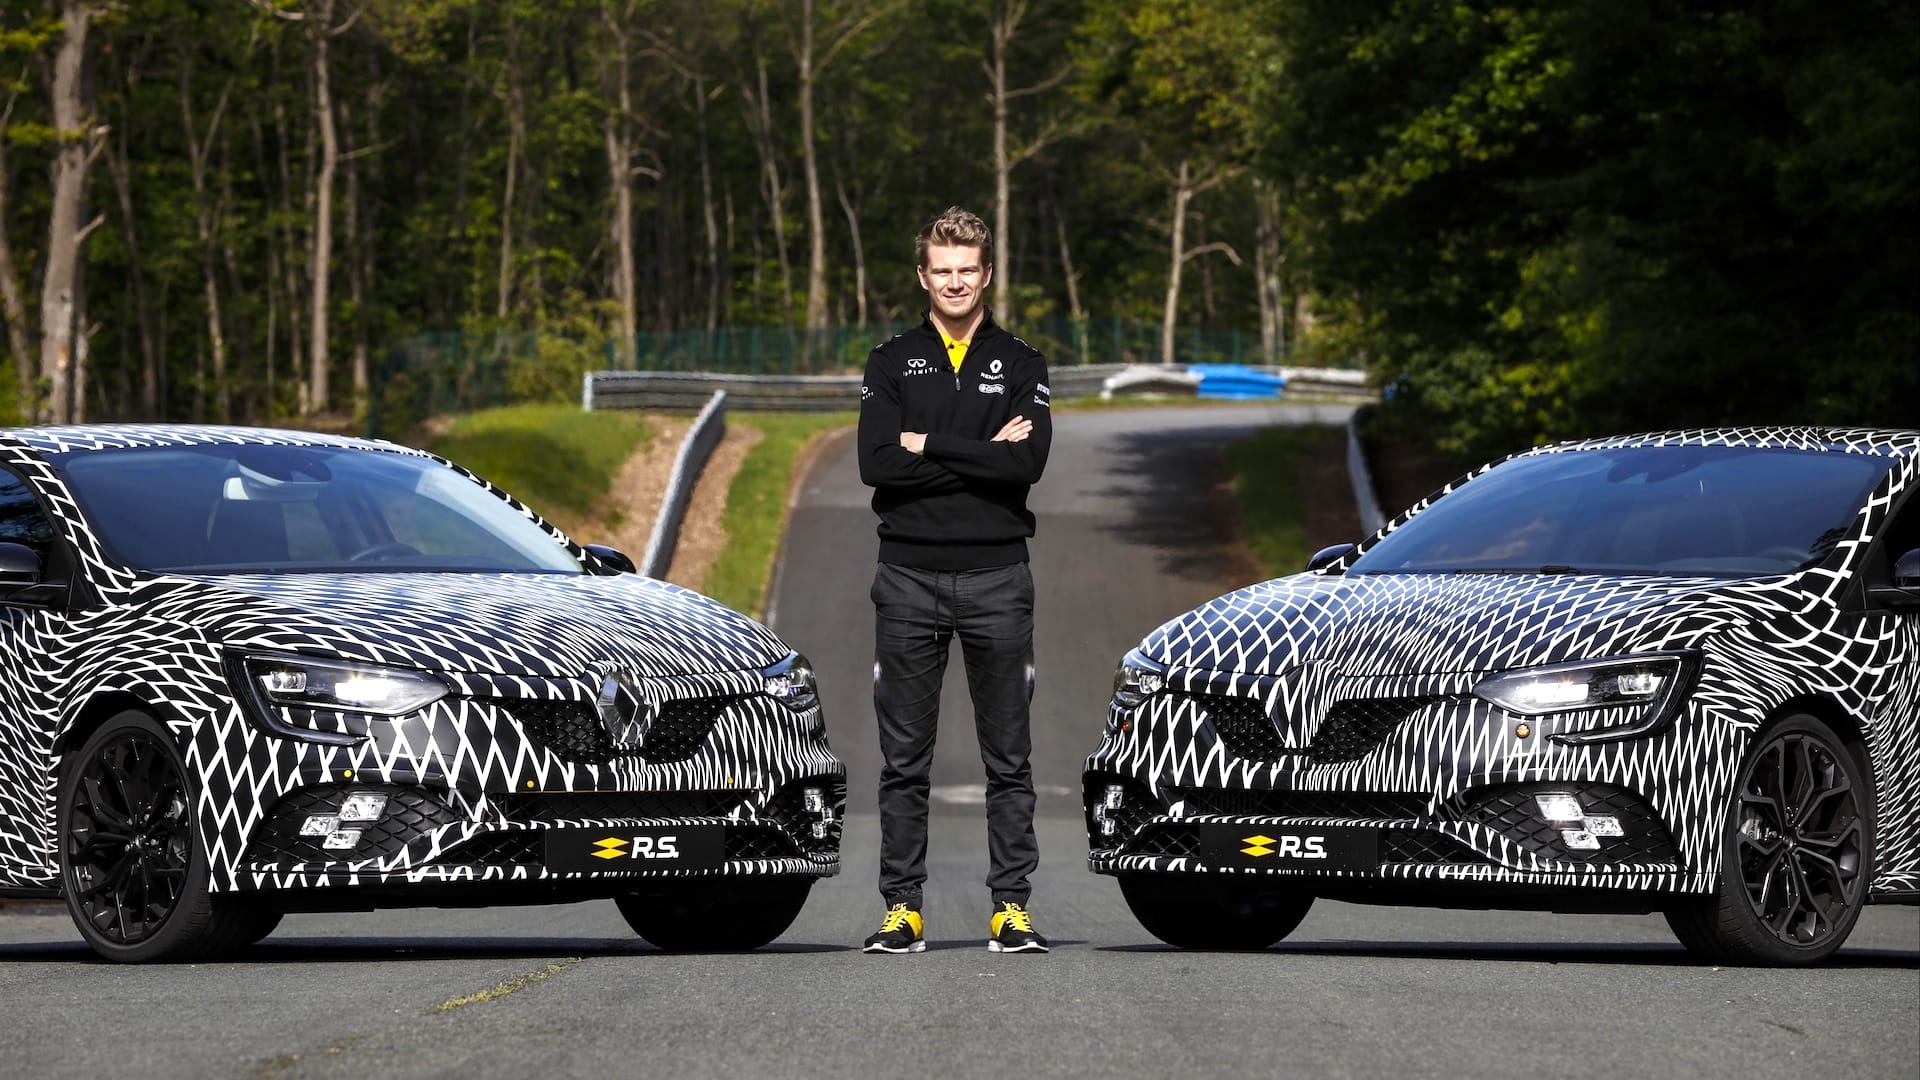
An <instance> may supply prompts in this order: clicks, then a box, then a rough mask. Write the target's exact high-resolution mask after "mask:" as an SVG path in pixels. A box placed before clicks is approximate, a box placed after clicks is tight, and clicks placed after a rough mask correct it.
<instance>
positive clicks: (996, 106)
mask: <svg viewBox="0 0 1920 1080" xmlns="http://www.w3.org/2000/svg"><path fill="white" fill-rule="evenodd" d="M994 8H995V10H994V14H993V20H992V26H991V27H990V29H991V31H992V33H991V36H992V39H993V51H992V53H991V54H990V57H989V59H988V63H987V82H988V85H989V86H990V87H991V88H992V100H993V308H994V310H995V311H996V312H998V313H999V316H1000V321H1001V322H1002V323H1005V322H1006V321H1007V320H1008V319H1010V318H1011V317H1012V312H1011V311H1010V309H1009V305H1011V304H1012V302H1013V301H1012V300H1011V297H1012V296H1013V267H1012V266H1011V265H1009V264H1010V263H1011V262H1012V260H1011V259H1010V258H1009V257H1008V254H1007V224H1008V220H1009V219H1010V218H1011V217H1012V213H1013V212H1012V207H1011V201H1012V197H1013V196H1012V192H1013V179H1012V177H1013V163H1012V162H1011V161H1009V160H1008V159H1007V43H1008V42H1009V41H1011V40H1013V34H1014V31H1015V30H1017V29H1018V28H1019V26H1020V19H1021V17H1022V16H1023V15H1025V14H1026V5H1025V4H1022V3H1014V4H1008V5H1004V6H1003V5H1000V4H996V5H994Z"/></svg>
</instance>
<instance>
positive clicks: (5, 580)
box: [0, 543, 42, 585]
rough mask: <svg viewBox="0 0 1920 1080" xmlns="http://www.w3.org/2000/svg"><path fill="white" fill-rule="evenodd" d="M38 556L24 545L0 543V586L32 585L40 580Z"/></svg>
mask: <svg viewBox="0 0 1920 1080" xmlns="http://www.w3.org/2000/svg"><path fill="white" fill-rule="evenodd" d="M41 570H42V567H41V566H40V555H39V553H37V552H35V551H34V550H33V549H32V548H30V547H28V546H26V545H25V544H7V543H0V585H32V584H35V583H37V582H38V581H39V580H40V574H41Z"/></svg>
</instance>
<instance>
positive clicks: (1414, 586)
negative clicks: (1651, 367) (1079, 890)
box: [1085, 428, 1920, 963]
mask: <svg viewBox="0 0 1920 1080" xmlns="http://www.w3.org/2000/svg"><path fill="white" fill-rule="evenodd" d="M1916 488H1920V433H1916V432H1912V431H1858V430H1848V431H1840V430H1812V429H1803V428H1794V429H1774V430H1742V431H1732V430H1722V431H1689V432H1677V433H1670V434H1661V435H1645V436H1636V437H1630V438H1618V439H1608V440H1602V441H1593V442H1581V443H1572V444H1567V445H1561V446H1553V447H1547V448H1543V449H1539V450H1535V451H1531V452H1528V453H1524V454H1520V455H1517V456H1515V457H1512V458H1509V459H1506V460H1504V461H1501V462H1497V463H1495V464H1493V465H1491V466H1488V467H1486V468H1484V469H1482V470H1480V471H1479V472H1477V473H1474V474H1473V475H1471V476H1469V477H1467V478H1465V479H1464V480H1462V481H1460V482H1457V483H1455V484H1453V485H1451V486H1449V487H1448V488H1446V489H1444V490H1443V491H1442V492H1441V493H1440V494H1438V495H1437V496H1435V497H1433V498H1431V499H1429V500H1427V501H1426V502H1423V503H1421V504H1420V505H1419V506H1416V507H1415V508H1414V509H1413V510H1411V511H1408V512H1407V513H1406V514H1404V515H1402V516H1401V517H1400V518H1399V519H1397V520H1396V521H1394V522H1393V523H1391V524H1390V525H1389V526H1388V527H1387V528H1385V529H1384V530H1382V531H1381V532H1380V533H1379V534H1377V535H1375V536H1373V537H1372V538H1370V539H1368V540H1367V541H1366V542H1365V543H1363V544H1361V545H1359V546H1358V547H1357V548H1356V547H1355V546H1353V545H1345V546H1343V547H1340V548H1333V549H1328V550H1327V551H1325V552H1322V553H1321V554H1320V555H1319V556H1316V557H1315V559H1314V561H1313V565H1312V566H1310V568H1309V570H1308V572H1307V573H1304V574H1296V575H1294V576H1292V577H1285V578H1280V579H1277V580H1274V581H1268V582H1265V583H1263V584H1259V585H1254V586H1252V587H1250V588H1246V589H1242V590H1240V591H1238V592H1234V593H1229V594H1227V595H1226V596H1222V597H1220V598H1219V599H1217V600H1214V601H1213V602H1211V603H1209V604H1206V605H1204V606H1202V607H1200V608H1198V609H1196V610H1194V611H1191V612H1188V613H1186V614H1184V615H1180V616H1178V617H1177V618H1174V619H1173V620H1171V621H1169V622H1168V623H1166V625H1164V626H1161V627H1160V628H1159V629H1157V630H1155V631H1153V632H1152V633H1151V634H1149V635H1147V637H1146V639H1145V640H1144V641H1142V642H1141V643H1140V646H1139V647H1138V648H1137V649H1135V650H1133V651H1132V652H1131V653H1129V654H1128V655H1127V657H1126V658H1125V660H1123V661H1122V662H1121V665H1120V670H1119V672H1118V675H1117V676H1116V678H1115V684H1114V696H1113V701H1112V704H1111V706H1110V708H1109V709H1108V712H1107V722H1106V733H1105V737H1104V738H1103V739H1102V741H1101V744H1100V746H1099V748H1098V749H1097V750H1095V751H1094V753H1093V754H1092V756H1091V757H1089V758H1088V759H1087V765H1086V773H1085V781H1086V810H1087V827H1088V835H1089V842H1090V845H1091V849H1092V853H1091V856H1090V860H1091V865H1092V868H1093V869H1094V870H1095V871H1097V872H1099V873H1103V874H1113V875H1116V876H1117V877H1118V878H1119V881H1120V885H1121V888H1122V891H1123V893H1124V895H1125V897H1126V899H1127V902H1128V903H1129V905H1130V906H1131V907H1132V909H1133V911H1134V913H1135V915H1136V916H1138V918H1139V919H1140V921H1141V923H1142V924H1143V925H1144V926H1145V927H1146V928H1147V929H1148V930H1149V931H1151V932H1152V933H1154V934H1155V935H1157V936H1159V937H1161V938H1162V939H1164V940H1166V941H1168V942H1171V943H1173V944H1176V945H1187V946H1203V947H1207V946H1210V947H1243V948H1260V947H1264V946H1266V945H1269V944H1271V943H1273V942H1274V941H1276V940H1278V939H1280V938H1282V937H1284V936H1285V935H1286V934H1287V933H1289V932H1290V931H1292V930H1293V928H1294V927H1295V926H1297V925H1298V924H1299V922H1300V920H1301V919H1302V918H1303V917H1304V916H1305V914H1306V912H1307V909H1308V907H1309V905H1311V904H1312V902H1313V900H1314V898H1315V897H1320V896H1325V897H1332V898H1337V899H1341V900H1350V901H1368V902H1382V903H1395V904H1425V905H1457V906H1466V907H1537V908H1546V909H1552V910H1591V911H1633V912H1653V911H1660V912H1664V913H1665V914H1666V916H1667V918H1668V921H1669V922H1670V923H1671V924H1672V926H1673V928H1674V930H1675V931H1676V932H1677V934H1678V936H1679V937H1680V939H1681V940H1682V941H1683V942H1684V943H1685V944H1686V945H1688V946H1689V947H1690V948H1693V949H1695V950H1697V951H1698V952H1700V953H1702V954H1704V955H1707V956H1712V957H1715V958H1719V959H1725V960H1732V961H1740V962H1758V963H1812V962H1815V961H1818V960H1821V959H1823V958H1825V957H1827V956H1828V955H1830V954H1831V953H1832V952H1833V951H1834V950H1835V949H1837V948H1838V947H1839V946H1840V944H1841V942H1843V941H1844V940H1845V939H1846V936H1847V933H1848V932H1849V931H1850V930H1851V929H1852V927H1853V925H1854V922H1855V920H1856V919H1857V918H1858V916H1859V913H1860V909H1861V908H1862V907H1863V906H1864V905H1866V904H1869V903H1915V902H1920V494H1916V493H1915V489H1916Z"/></svg>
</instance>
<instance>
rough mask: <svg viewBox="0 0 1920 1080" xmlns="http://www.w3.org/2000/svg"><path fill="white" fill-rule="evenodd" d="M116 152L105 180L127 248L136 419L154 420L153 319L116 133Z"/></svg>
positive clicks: (110, 153)
mask: <svg viewBox="0 0 1920 1080" xmlns="http://www.w3.org/2000/svg"><path fill="white" fill-rule="evenodd" d="M120 135H121V140H120V142H121V145H120V152H119V153H115V152H113V151H112V150H108V151H107V152H106V154H105V155H104V156H105V157H106V160H107V176H108V177H110V178H111V179H112V180H113V190H114V194H115V195H116V196H118V198H119V202H120V219H121V222H122V225H121V232H122V234H123V236H124V239H125V243H126V245H127V277H128V284H129V285H130V286H131V289H130V291H131V292H132V294H133V319H134V325H135V326H136V327H138V328H139V331H140V334H139V338H140V416H141V418H142V419H145V420H156V419H159V416H160V403H159V395H160V361H159V358H158V357H157V356H156V355H155V354H154V348H153V317H152V315H151V313H150V311H149V310H148V307H147V282H146V274H144V273H143V272H141V269H140V268H141V266H142V260H141V258H140V234H139V230H138V229H137V228H136V221H137V220H138V219H137V216H136V215H135V213H134V209H133V178H132V177H130V176H128V175H127V162H126V133H125V132H124V131H122V132H120Z"/></svg>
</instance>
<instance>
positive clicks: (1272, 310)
mask: <svg viewBox="0 0 1920 1080" xmlns="http://www.w3.org/2000/svg"><path fill="white" fill-rule="evenodd" d="M1284 258H1285V256H1283V255H1282V254H1281V252H1280V193H1279V191H1278V190H1276V189H1275V188H1273V186H1272V185H1270V184H1269V183H1268V182H1267V181H1265V180H1261V179H1259V178H1257V177H1256V178H1255V179H1254V181H1253V277H1254V284H1255V286H1256V288H1257V291H1258V293H1259V298H1260V355H1261V356H1262V357H1263V358H1264V359H1265V360H1266V362H1267V363H1268V364H1278V363H1280V362H1281V360H1282V359H1284V357H1285V355H1286V349H1287V342H1286V313H1285V311H1284V309H1282V307H1281V305H1280V265H1281V263H1282V262H1283V261H1284Z"/></svg>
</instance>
